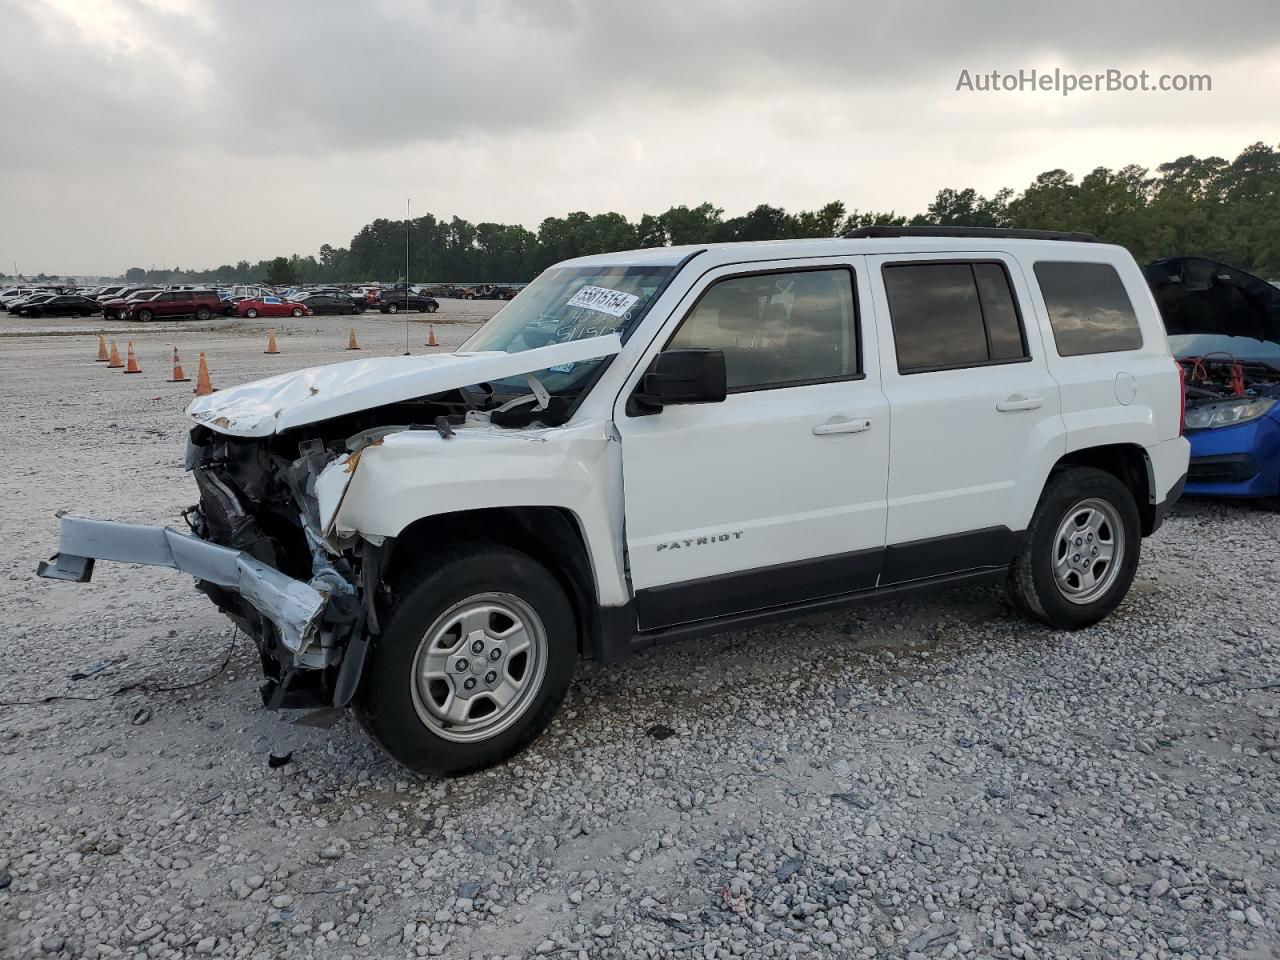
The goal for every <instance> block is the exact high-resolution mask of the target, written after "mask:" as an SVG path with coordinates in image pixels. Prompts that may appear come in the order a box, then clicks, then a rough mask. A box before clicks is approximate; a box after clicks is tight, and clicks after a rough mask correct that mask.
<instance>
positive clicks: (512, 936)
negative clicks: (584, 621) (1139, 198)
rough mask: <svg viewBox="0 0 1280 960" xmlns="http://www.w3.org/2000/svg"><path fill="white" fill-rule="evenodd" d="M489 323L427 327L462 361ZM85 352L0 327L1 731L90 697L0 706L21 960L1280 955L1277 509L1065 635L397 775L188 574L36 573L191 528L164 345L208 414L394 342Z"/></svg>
mask: <svg viewBox="0 0 1280 960" xmlns="http://www.w3.org/2000/svg"><path fill="white" fill-rule="evenodd" d="M499 306H500V304H496V303H485V302H473V303H467V302H460V301H442V302H441V310H440V313H438V314H436V315H435V316H434V317H432V318H430V319H431V320H432V322H434V323H435V330H436V334H437V336H438V337H439V339H440V342H441V344H442V349H450V348H452V347H456V346H457V345H458V344H459V343H461V342H462V340H463V339H465V338H466V337H467V336H469V335H470V333H471V332H473V331H474V330H475V329H476V326H477V324H478V323H479V322H480V321H481V320H483V319H484V318H485V317H487V316H489V315H490V314H491V313H493V312H494V311H495V310H496V309H497V308H498V307H499ZM426 321H427V318H426V317H419V316H416V315H415V316H414V317H413V319H412V320H411V322H410V323H409V335H410V341H409V344H410V348H411V349H412V351H413V352H414V353H422V352H425V351H426V348H425V346H424V344H425V341H426V337H427V322H426ZM353 323H354V326H355V329H356V332H357V336H358V338H359V341H360V344H361V346H362V348H363V352H362V353H347V352H345V351H344V350H343V348H344V347H345V346H346V342H347V329H348V327H350V326H352V325H353ZM96 329H97V328H96V327H95V326H93V325H92V323H91V322H88V321H81V320H67V321H53V320H50V321H27V320H12V319H10V320H0V411H3V423H4V426H5V436H6V440H7V448H6V454H5V457H4V460H5V470H4V475H5V477H6V483H5V489H4V495H3V498H0V530H3V532H4V538H3V543H2V544H0V616H2V617H3V620H2V621H0V622H2V623H3V626H0V631H2V633H0V637H2V638H3V642H2V643H0V702H4V703H6V704H12V703H14V702H16V701H32V700H40V699H41V698H44V697H47V696H52V695H67V696H69V697H72V698H83V699H68V700H60V701H57V702H54V703H36V704H30V705H11V706H3V707H0V795H3V796H4V798H5V801H6V805H5V811H4V815H3V816H2V817H0V955H4V956H10V955H11V956H14V957H26V956H37V955H53V956H57V955H60V954H61V955H68V956H86V957H98V956H121V957H127V956H137V955H144V956H148V957H160V956H173V957H185V956H190V955H193V954H211V955H214V956H236V957H259V956H260V957H278V956H298V957H304V956H316V957H326V958H327V957H333V958H338V957H343V956H396V957H403V956H415V955H441V956H448V957H470V956H477V957H486V958H487V957H493V956H500V957H505V956H526V955H539V954H546V955H552V956H557V957H579V956H582V957H592V958H594V957H619V958H622V957H626V958H630V957H639V956H652V957H680V958H686V957H691V956H696V957H702V956H712V957H714V956H730V955H743V956H751V957H755V956H762V957H786V956H801V955H804V956H819V957H826V956H831V957H858V956H861V957H873V956H900V957H901V956H911V955H918V956H928V957H936V956H944V957H950V956H956V955H967V956H974V957H978V956H999V957H1005V956H1014V957H1021V958H1024V960H1025V958H1034V957H1053V956H1062V957H1103V956H1105V957H1113V956H1119V957H1139V956H1151V957H1165V956H1184V955H1186V956H1230V957H1257V958H1262V957H1269V956H1274V955H1276V953H1277V951H1280V932H1278V927H1280V846H1278V844H1280V839H1278V834H1280V831H1278V830H1277V827H1280V627H1278V626H1277V625H1278V624H1280V591H1277V590H1276V587H1275V585H1276V583H1277V582H1278V581H1280V554H1278V553H1277V550H1276V545H1277V543H1280V515H1278V514H1271V513H1264V512H1261V511H1258V510H1255V509H1252V508H1249V507H1243V506H1232V505H1222V504H1212V503H1191V502H1184V503H1183V504H1181V505H1180V506H1179V507H1178V508H1177V509H1176V510H1175V512H1174V514H1173V516H1172V517H1171V518H1170V520H1169V521H1168V523H1167V524H1166V526H1165V527H1164V528H1163V529H1162V530H1161V531H1160V532H1159V533H1158V534H1157V535H1156V536H1155V537H1153V538H1152V539H1150V540H1148V541H1145V542H1144V544H1143V550H1144V557H1143V562H1142V565H1141V566H1140V567H1139V570H1138V577H1137V581H1136V582H1135V585H1134V588H1133V591H1132V592H1131V594H1130V596H1129V598H1128V599H1127V600H1126V601H1125V603H1124V604H1123V605H1122V607H1121V608H1120V610H1119V611H1118V612H1117V613H1116V614H1115V615H1114V616H1112V617H1111V618H1110V619H1108V620H1107V621H1104V622H1103V623H1102V624H1100V625H1098V626H1096V627H1094V628H1091V629H1089V630H1085V631H1082V632H1080V633H1076V634H1067V633H1055V632H1051V631H1048V630H1045V629H1043V628H1040V627H1037V626H1033V625H1031V624H1029V623H1027V622H1026V621H1024V620H1021V619H1019V618H1017V617H1015V616H1014V615H1012V614H1011V613H1010V612H1009V611H1008V610H1007V609H1006V607H1005V605H1004V602H1003V598H1002V596H1001V594H1000V593H999V592H998V591H995V590H968V591H960V592H956V593H952V594H946V595H941V596H939V597H937V598H935V599H932V600H926V601H920V600H916V601H911V602H896V603H889V604H884V605H880V606H874V607H867V608H863V609H856V610H853V611H848V612H842V613H836V614H830V615H826V616H822V617H817V618H812V619H809V620H806V621H802V622H800V623H792V624H786V625H782V626H770V627H760V628H755V629H751V630H746V631H743V632H739V633H733V634H725V635H722V636H719V637H714V638H711V639H709V640H703V641H695V642H689V643H684V644H679V645H676V646H671V647H665V648H660V649H657V650H653V651H650V652H648V653H646V654H644V655H641V656H639V657H637V658H635V659H634V660H633V661H631V662H629V663H627V664H624V665H622V666H619V667H608V668H604V667H599V666H596V665H594V664H585V665H583V666H582V667H581V668H580V670H579V673H578V679H577V681H576V682H575V685H574V687H573V689H572V690H571V692H570V695H569V699H568V701H567V703H566V707H565V709H564V710H562V712H561V713H560V715H559V717H558V719H557V720H556V721H555V723H554V724H553V725H552V727H551V729H550V730H549V731H548V732H547V733H546V734H544V735H543V736H542V737H541V738H540V739H539V740H538V741H537V742H536V743H535V744H534V746H533V748H532V749H531V750H529V751H528V752H527V753H526V754H524V755H522V756H521V757H520V758H519V759H518V760H516V761H515V762H513V763H510V764H508V765H506V766H503V767H499V768H497V769H495V770H491V771H488V772H486V773H482V774H479V775H475V776H472V777H469V778H466V779H463V780H457V781H451V782H443V781H432V780H411V779H409V778H408V776H407V775H406V774H405V772H404V771H403V770H402V769H401V768H399V767H397V766H396V765H395V764H393V763H392V762H391V761H389V760H387V759H385V758H383V757H382V756H380V755H379V754H378V753H377V752H376V750H375V749H374V748H373V747H372V746H371V744H370V743H369V741H368V740H367V739H366V738H365V737H364V735H363V734H362V733H361V732H360V731H359V730H358V729H357V728H356V726H355V724H354V721H353V719H352V718H351V717H349V716H348V715H346V714H345V713H328V714H321V715H318V716H310V717H306V716H303V715H299V714H297V713H284V714H280V715H272V714H267V713H264V712H263V711H262V710H261V709H260V707H259V706H258V702H259V701H258V694H257V684H258V666H257V661H256V656H255V654H254V652H253V649H252V645H251V643H250V642H248V641H247V640H246V639H245V638H244V637H240V638H239V639H238V640H237V641H236V642H235V646H234V648H232V647H231V644H232V639H233V635H232V630H231V627H230V625H229V623H228V622H227V621H226V620H225V619H224V618H223V617H222V616H221V615H220V614H218V613H217V612H216V610H215V609H214V608H213V606H212V605H211V604H210V603H209V602H208V601H207V600H206V599H205V598H204V597H203V596H202V595H199V594H197V593H196V592H195V590H194V589H193V587H192V584H191V581H190V578H189V577H187V576H186V575H184V574H179V573H176V572H174V573H169V572H165V571H158V570H156V569H154V568H136V567H121V566H114V565H103V566H102V567H101V568H100V569H99V571H98V572H97V574H96V576H95V578H94V581H93V582H92V583H91V584H89V585H87V586H84V587H69V586H67V585H66V584H59V583H55V582H50V581H42V580H38V579H36V577H35V574H34V569H35V563H36V561H37V560H38V559H42V558H44V557H47V556H48V555H50V554H51V553H52V552H53V551H54V549H55V540H54V537H55V523H54V518H53V515H54V512H55V511H57V510H59V509H69V510H74V511H76V512H82V513H86V514H90V515H99V516H107V517H113V518H116V519H121V520H129V521H134V522H144V523H157V522H164V523H169V524H172V525H174V526H177V527H179V528H180V529H181V528H182V527H183V524H182V521H181V511H182V509H183V508H185V507H186V506H189V505H190V504H191V503H192V502H194V499H195V493H194V485H193V483H192V482H191V479H190V478H189V477H188V476H187V475H186V474H184V473H183V472H182V470H181V460H182V453H183V443H184V435H185V431H186V429H187V422H186V420H185V418H184V417H183V415H182V407H183V405H184V404H185V402H186V400H187V399H188V398H189V397H190V391H191V386H192V385H191V384H169V383H165V382H164V381H165V378H166V377H168V376H169V372H170V367H169V358H170V353H171V350H172V347H173V345H175V344H176V345H177V346H178V348H179V349H180V351H181V353H182V360H183V364H184V367H185V368H186V372H187V374H188V376H191V377H194V376H195V370H196V359H197V353H198V352H199V351H201V350H203V351H205V352H206V354H207V356H208V359H209V366H210V371H211V374H212V378H213V382H214V385H215V386H223V385H231V384H233V383H241V382H245V381H248V380H251V379H255V378H258V377H262V376H268V375H271V374H273V373H279V372H284V371H287V370H291V369H295V368H297V367H299V366H305V365H311V364H315V363H327V362H337V361H342V360H346V359H350V358H352V357H360V356H369V355H388V354H398V353H400V352H402V351H403V349H404V343H405V323H404V322H403V320H401V319H399V318H396V319H391V318H388V317H383V316H380V315H372V314H371V315H365V316H362V317H357V318H354V321H351V320H348V318H337V317H334V318H329V317H314V318H306V319H301V320H287V321H282V322H280V323H279V324H278V325H276V326H274V327H273V328H272V329H275V330H276V331H277V333H278V337H279V346H280V349H281V351H282V354H281V355H279V356H266V355H264V354H263V350H264V349H265V346H266V330H267V329H268V327H267V326H265V325H263V324H260V323H259V324H254V323H249V322H244V321H234V320H226V321H217V322H214V323H210V324H200V323H195V322H191V323H167V324H163V325H161V324H156V325H153V326H150V327H145V328H143V327H137V326H133V327H128V328H124V327H121V326H119V325H116V326H114V327H113V326H108V327H106V328H104V329H105V330H106V332H107V333H108V335H115V336H117V337H118V339H119V341H120V343H119V345H120V349H121V352H122V353H123V352H124V346H125V344H124V339H126V336H127V337H131V338H132V339H133V341H134V345H135V348H136V350H137V355H138V359H139V362H140V363H141V366H142V370H143V372H142V374H141V375H138V376H122V375H121V374H120V372H119V371H116V370H106V369H105V365H103V364H96V363H94V362H92V360H93V357H94V355H95V353H96V350H97V339H96V335H95V331H96ZM18 334H25V335H18ZM785 495H786V493H785V491H779V496H783V497H785ZM229 650H230V658H229V661H228V662H227V666H226V668H225V670H222V671H221V672H219V667H220V665H221V664H222V663H223V661H224V659H225V658H227V656H228V651H229ZM81 675H84V676H82V677H81V678H80V679H73V678H74V677H77V676H81ZM205 678H211V679H208V680H207V682H199V681H202V680H204V679H205ZM121 688H128V689H125V690H124V691H123V692H120V693H118V694H117V693H116V691H119V690H121ZM164 688H170V689H164ZM172 688H179V689H172ZM272 756H275V757H277V758H285V757H288V758H289V760H288V762H287V763H285V764H283V765H280V766H276V767H273V766H271V765H270V763H269V758H270V757H272Z"/></svg>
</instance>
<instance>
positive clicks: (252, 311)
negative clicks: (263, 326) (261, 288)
mask: <svg viewBox="0 0 1280 960" xmlns="http://www.w3.org/2000/svg"><path fill="white" fill-rule="evenodd" d="M244 315H245V316H246V317H248V318H249V319H250V320H256V319H258V311H257V310H255V309H253V307H250V308H249V309H248V310H246V311H245V312H244Z"/></svg>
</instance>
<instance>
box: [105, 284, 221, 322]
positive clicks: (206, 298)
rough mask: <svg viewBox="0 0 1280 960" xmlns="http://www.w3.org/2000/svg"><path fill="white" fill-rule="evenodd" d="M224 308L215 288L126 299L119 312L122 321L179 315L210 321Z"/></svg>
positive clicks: (157, 318)
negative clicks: (143, 298) (142, 298)
mask: <svg viewBox="0 0 1280 960" xmlns="http://www.w3.org/2000/svg"><path fill="white" fill-rule="evenodd" d="M225 311H226V308H225V305H224V304H223V302H222V299H221V298H220V297H219V296H218V295H217V294H216V293H215V292H214V291H212V290H162V291H160V292H159V293H157V294H156V295H155V296H153V297H151V298H150V299H147V300H137V301H134V300H127V301H125V303H124V305H123V307H121V308H120V309H119V315H120V319H122V320H138V321H139V322H141V323H147V322H149V321H151V320H168V319H171V318H176V317H194V318H195V319H197V320H208V319H209V318H211V317H214V316H218V315H221V314H223V313H225Z"/></svg>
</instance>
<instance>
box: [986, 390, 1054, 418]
mask: <svg viewBox="0 0 1280 960" xmlns="http://www.w3.org/2000/svg"><path fill="white" fill-rule="evenodd" d="M1043 406H1044V397H1024V396H1023V395H1022V394H1020V393H1015V394H1013V396H1010V397H1005V399H1003V400H1001V401H1000V402H999V403H997V404H996V409H997V410H999V411H1000V412H1001V413H1011V412H1013V411H1015V410H1038V409H1040V408H1041V407H1043Z"/></svg>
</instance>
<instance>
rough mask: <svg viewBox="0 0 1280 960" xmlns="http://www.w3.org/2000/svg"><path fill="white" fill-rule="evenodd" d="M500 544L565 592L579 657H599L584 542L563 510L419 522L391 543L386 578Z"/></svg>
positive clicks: (503, 511)
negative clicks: (451, 552)
mask: <svg viewBox="0 0 1280 960" xmlns="http://www.w3.org/2000/svg"><path fill="white" fill-rule="evenodd" d="M469 542H484V543H498V544H502V545H503V546H507V547H511V548H512V549H514V550H519V551H521V552H523V553H527V554H528V555H529V556H531V557H532V558H533V559H535V560H537V561H538V562H539V563H541V564H542V565H543V566H545V567H546V568H547V569H548V570H549V571H551V573H552V575H553V576H555V578H556V579H557V580H559V581H560V584H561V586H563V587H564V591H565V594H566V596H568V598H569V602H570V604H571V605H572V607H573V611H574V616H575V619H576V620H577V624H578V652H579V654H580V655H581V656H583V657H587V658H591V659H595V658H598V657H599V655H600V650H601V636H602V629H601V625H600V614H599V610H600V604H599V600H598V597H599V593H598V591H597V588H596V580H595V572H594V569H593V567H592V563H591V555H590V552H589V549H588V547H587V541H586V537H585V535H584V533H583V530H582V526H581V524H580V522H579V521H578V518H577V517H575V516H574V515H573V513H572V512H571V511H570V510H568V509H566V508H563V507H553V506H516V507H484V508H478V509H472V510H461V511H456V512H452V513H439V514H432V515H430V516H426V517H420V518H419V519H417V520H415V521H413V522H412V523H410V524H409V525H408V526H406V527H405V528H404V529H403V530H402V531H401V532H400V533H399V534H398V535H397V536H396V537H395V540H394V544H393V545H392V549H391V551H390V553H389V555H388V556H387V558H386V569H385V574H384V576H385V579H386V580H388V581H389V582H391V583H393V584H394V583H395V582H396V580H397V579H398V578H399V577H403V576H405V575H406V574H407V573H409V572H410V571H411V570H412V569H413V566H414V564H415V561H420V560H422V559H423V558H425V557H429V556H430V555H431V554H432V553H435V552H436V551H438V550H441V549H443V548H445V547H449V546H454V545H456V544H459V543H469Z"/></svg>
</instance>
